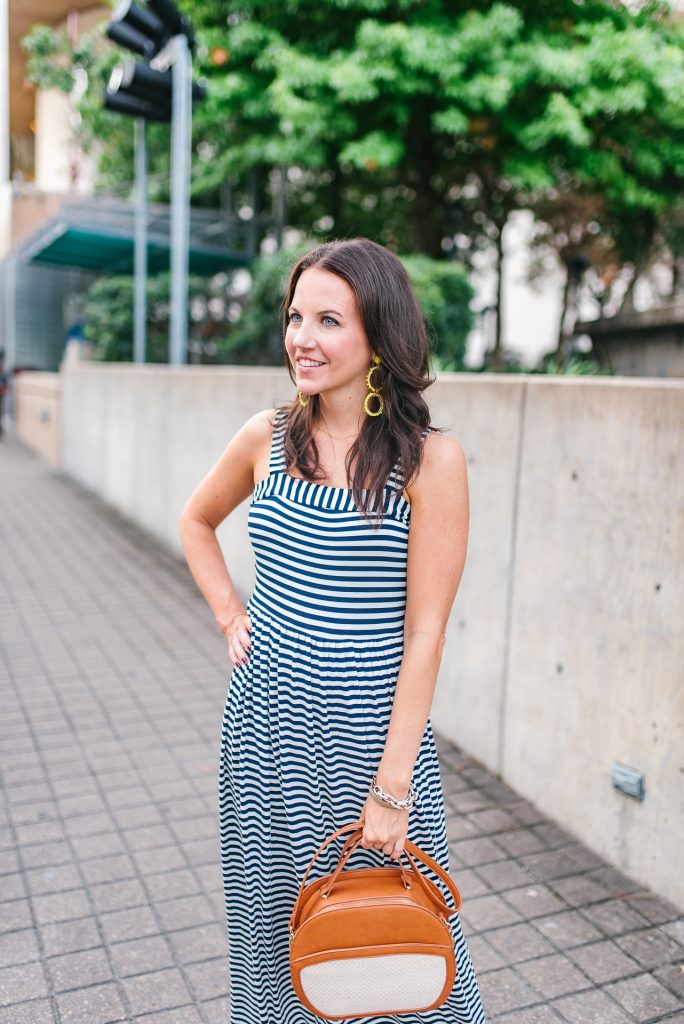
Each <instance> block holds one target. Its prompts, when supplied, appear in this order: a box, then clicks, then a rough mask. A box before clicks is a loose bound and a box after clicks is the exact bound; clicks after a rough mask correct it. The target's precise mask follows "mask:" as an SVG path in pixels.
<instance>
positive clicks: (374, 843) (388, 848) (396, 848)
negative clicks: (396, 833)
mask: <svg viewBox="0 0 684 1024" xmlns="http://www.w3.org/2000/svg"><path fill="white" fill-rule="evenodd" d="M360 845H361V846H363V848H364V850H379V851H380V853H384V854H386V855H387V856H388V857H390V858H391V859H392V860H400V859H401V855H402V852H403V850H404V840H403V839H389V840H388V841H387V842H386V843H383V842H382V840H380V839H368V838H366V836H365V834H364V837H363V838H362V840H361V843H360Z"/></svg>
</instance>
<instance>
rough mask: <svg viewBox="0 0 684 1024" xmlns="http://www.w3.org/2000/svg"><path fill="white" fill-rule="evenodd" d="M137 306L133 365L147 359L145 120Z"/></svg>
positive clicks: (139, 121)
mask: <svg viewBox="0 0 684 1024" xmlns="http://www.w3.org/2000/svg"><path fill="white" fill-rule="evenodd" d="M134 288H135V305H134V313H133V362H134V363H144V362H145V361H146V358H147V353H146V348H147V338H146V326H147V150H146V145H145V118H144V117H136V119H135V253H134Z"/></svg>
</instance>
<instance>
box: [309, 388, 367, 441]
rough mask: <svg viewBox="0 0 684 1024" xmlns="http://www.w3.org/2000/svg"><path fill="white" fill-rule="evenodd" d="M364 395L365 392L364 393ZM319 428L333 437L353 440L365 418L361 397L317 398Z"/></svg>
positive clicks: (355, 395)
mask: <svg viewBox="0 0 684 1024" xmlns="http://www.w3.org/2000/svg"><path fill="white" fill-rule="evenodd" d="M364 394H365V392H364ZM319 408H320V412H321V426H322V428H323V429H324V430H325V429H326V428H327V430H328V432H329V433H330V434H332V436H333V437H338V438H340V437H343V438H348V439H350V438H353V437H355V436H356V435H357V434H358V433H359V432H360V431H361V428H362V427H363V424H364V420H365V417H366V414H365V412H364V411H363V396H361V397H359V396H358V395H357V394H351V395H350V394H347V395H339V396H336V395H330V394H329V393H326V394H322V395H320V396H319Z"/></svg>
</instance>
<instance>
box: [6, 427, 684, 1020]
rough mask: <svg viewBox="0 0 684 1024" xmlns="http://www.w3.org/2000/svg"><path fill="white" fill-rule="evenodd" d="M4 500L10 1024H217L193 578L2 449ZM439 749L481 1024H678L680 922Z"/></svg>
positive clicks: (211, 792)
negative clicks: (484, 1020) (485, 1022)
mask: <svg viewBox="0 0 684 1024" xmlns="http://www.w3.org/2000/svg"><path fill="white" fill-rule="evenodd" d="M0 482H1V486H0V545H1V548H0V550H1V557H0V674H1V677H2V679H1V687H2V688H1V692H0V699H1V701H2V704H1V707H2V715H1V718H0V744H1V755H0V768H1V769H2V783H3V793H2V799H3V803H2V807H1V808H0V813H1V814H2V831H1V836H2V841H1V843H0V874H1V876H2V877H0V899H1V900H2V903H1V905H0V1007H2V1008H0V1024H55V1022H56V1024H67V1022H68V1024H108V1022H114V1021H141V1022H143V1021H144V1022H145V1024H198V1022H200V1021H201V1022H204V1024H214V1022H215V1024H226V1021H227V1020H228V994H227V993H228V981H229V978H228V967H227V963H226V937H225V932H224V908H223V895H222V890H221V875H220V864H219V844H218V795H217V764H218V760H217V759H218V745H219V736H220V725H221V718H222V712H223V701H224V698H225V690H226V687H227V682H228V677H229V669H230V666H229V660H228V655H227V651H226V650H225V648H224V641H223V639H222V638H221V636H220V634H219V633H218V632H217V630H216V628H215V626H214V623H213V620H212V618H211V615H210V613H209V611H208V609H207V608H206V605H205V604H204V601H203V599H202V597H201V595H200V594H199V593H198V591H197V589H196V588H195V585H194V583H193V581H192V579H191V577H190V575H189V573H188V571H187V569H186V567H185V566H184V564H183V563H182V562H181V561H179V560H178V559H176V558H175V557H174V556H172V555H170V554H168V553H167V552H165V551H164V550H163V549H162V548H161V547H160V546H159V545H158V544H157V543H155V542H154V541H153V540H150V538H149V537H147V536H146V535H145V534H143V533H142V532H141V531H140V530H138V529H137V528H136V527H134V526H132V525H131V524H130V523H128V522H127V521H125V520H124V519H122V518H121V517H120V516H119V515H117V514H116V513H115V512H114V511H112V510H111V509H110V508H108V507H107V506H106V505H104V504H103V503H102V502H101V501H99V500H98V499H96V498H94V497H93V496H92V495H90V494H88V493H86V492H85V491H83V489H82V488H80V487H79V486H77V485H76V484H74V483H73V482H71V481H70V480H68V479H67V478H66V477H64V476H63V475H62V474H61V473H59V472H58V471H56V470H54V469H51V468H50V467H49V466H47V465H45V464H44V463H43V462H41V461H40V460H39V459H38V458H36V457H35V456H34V455H32V454H30V453H29V452H27V451H26V450H25V449H23V448H22V447H21V446H20V445H19V444H18V442H17V441H16V440H15V439H14V438H13V437H12V436H11V434H10V435H9V436H5V437H4V438H3V439H2V441H0ZM439 746H440V755H441V763H442V768H443V782H444V789H445V795H446V800H447V804H448V810H449V819H448V820H449V830H450V839H451V853H452V873H453V875H454V877H455V878H456V880H457V883H458V884H459V886H460V888H461V890H462V893H463V898H464V907H463V910H462V920H463V925H464V930H465V932H466V934H467V935H468V938H469V943H470V948H471V952H472V955H473V960H474V962H475V967H476V970H477V972H478V975H479V978H480V984H481V988H482V993H483V997H484V1001H485V1005H486V1007H487V1010H488V1014H489V1017H490V1020H492V1021H496V1024H552V1022H557V1021H564V1022H566V1024H628V1022H632V1024H633V1022H635V1021H636V1022H645V1021H663V1020H668V1021H670V1024H675V1022H676V1024H684V948H683V946H684V919H683V918H682V917H681V916H679V915H678V913H677V911H676V910H675V909H674V908H673V907H671V906H668V905H667V904H666V903H665V902H664V901H662V900H660V899H657V898H655V897H654V896H653V895H651V894H649V893H648V892H645V891H644V890H642V889H641V888H640V887H639V886H637V885H635V884H634V883H632V882H631V881H630V880H629V879H627V878H625V877H624V876H623V875H621V874H620V873H619V872H617V871H615V870H613V869H612V868H610V867H609V866H607V865H606V864H605V863H604V862H602V861H601V860H600V859H599V858H598V857H596V856H594V855H593V854H592V853H591V852H590V851H589V850H587V849H586V848H585V847H583V846H582V845H581V844H580V843H578V842H577V841H576V839H575V838H574V837H573V836H572V835H569V834H568V833H566V832H564V831H563V830H562V829H560V828H558V827H557V826H556V825H555V824H553V823H551V822H549V821H548V820H546V819H545V818H544V817H543V816H542V815H541V814H539V813H538V812H537V811H536V809H535V808H534V806H532V805H531V804H530V803H529V802H527V801H525V800H522V799H520V797H518V796H517V795H516V794H515V793H514V792H513V791H512V790H510V789H509V788H508V787H507V786H505V785H503V784H502V783H501V782H500V781H498V780H497V779H496V778H494V777H493V776H492V775H491V774H489V773H488V772H487V771H485V770H484V769H483V767H482V766H481V765H480V764H479V763H478V762H476V761H474V760H473V759H472V758H469V757H466V756H465V755H464V754H463V753H462V752H461V751H460V750H458V749H457V748H456V747H454V746H453V745H451V744H450V743H447V742H445V741H442V740H440V743H439ZM234 1024H278V1022H272V1021H269V1022H256V1021H244V1022H234Z"/></svg>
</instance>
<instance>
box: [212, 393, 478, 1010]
mask: <svg viewBox="0 0 684 1024" xmlns="http://www.w3.org/2000/svg"><path fill="white" fill-rule="evenodd" d="M285 416H286V412H285V410H280V412H279V413H278V415H277V418H276V423H275V426H274V430H273V441H272V446H271V459H270V465H269V474H268V476H267V477H266V478H265V479H263V480H261V481H260V482H259V483H258V484H257V485H256V487H255V488H254V493H253V495H252V500H251V504H250V510H249V518H248V529H249V535H250V539H251V542H252V545H253V548H254V552H255V559H256V569H257V582H256V585H255V588H254V592H253V594H252V596H251V597H250V599H249V601H248V604H247V610H248V612H249V614H250V618H251V622H252V629H251V639H252V647H251V652H250V656H249V661H248V664H247V665H245V666H236V667H235V668H233V670H232V674H231V677H230V685H229V690H228V694H227V697H226V704H225V710H224V716H223V725H222V730H221V756H220V768H219V790H220V805H219V812H220V826H221V861H222V869H223V883H224V891H225V898H226V915H227V924H228V941H229V952H230V999H231V1016H230V1022H229V1024H323V1018H320V1017H318V1016H316V1015H314V1014H312V1013H310V1012H309V1011H308V1010H307V1009H305V1007H304V1006H302V1004H301V1003H300V1001H299V999H298V998H297V996H296V993H295V991H294V988H293V987H292V982H291V978H290V969H289V936H288V928H287V925H288V920H289V916H290V912H291V910H292V905H293V903H294V901H295V899H296V896H297V893H298V891H299V885H300V883H301V879H302V877H303V874H304V871H305V870H306V867H307V864H308V862H309V860H310V859H311V857H312V856H313V854H314V853H315V851H316V850H317V848H318V847H319V846H320V844H321V843H322V842H323V840H324V839H325V838H326V837H327V836H328V835H329V834H330V832H332V831H334V830H335V829H337V828H339V827H340V826H341V825H343V824H346V823H348V822H352V821H354V820H356V819H357V818H358V817H359V815H360V813H361V810H362V808H363V805H364V803H365V801H366V798H367V795H368V785H369V782H370V779H371V777H372V775H373V774H374V772H375V771H376V770H377V767H378V764H379V762H380V759H381V757H382V753H383V749H384V744H385V739H386V736H387V729H388V726H389V718H390V714H391V710H392V700H393V696H394V689H395V686H396V681H397V677H398V674H399V669H400V666H401V659H402V653H403V617H404V612H405V606H406V556H407V545H408V535H409V528H410V505H409V504H408V502H407V501H406V500H405V498H403V496H402V495H401V493H394V492H395V489H396V486H397V484H400V483H401V481H400V478H399V471H398V467H396V466H395V467H394V469H393V471H392V475H391V477H390V479H389V480H388V484H387V488H386V499H385V506H384V507H385V518H384V520H383V525H382V527H381V529H379V530H378V529H377V528H374V527H372V526H371V525H370V524H369V523H368V522H367V520H366V519H364V518H363V516H362V515H361V512H360V511H359V510H358V508H357V507H356V505H355V503H354V501H353V499H352V495H351V491H350V490H348V489H346V488H340V487H329V486H328V485H326V484H318V483H312V482H310V481H306V480H297V479H295V478H294V477H290V476H288V475H287V474H286V472H285V457H284V450H283V438H284V429H285ZM424 433H426V432H424ZM413 782H414V784H415V787H416V790H417V801H416V804H415V805H414V807H413V808H412V809H411V812H410V814H409V828H408V836H409V838H410V839H412V840H413V841H414V842H415V843H417V844H418V845H419V846H421V847H422V848H423V849H425V850H426V851H427V852H428V853H429V854H431V856H432V857H434V858H435V860H437V861H438V863H439V864H440V865H441V866H442V867H443V868H444V869H445V870H447V871H449V848H448V844H447V834H446V822H445V809H444V797H443V791H442V785H441V779H440V774H439V762H438V758H437V750H436V747H435V742H434V736H433V732H432V722H431V720H430V719H428V723H427V726H426V729H425V733H424V735H423V738H422V741H421V745H420V749H419V752H418V756H417V758H416V762H415V766H414V771H413ZM343 838H344V837H343ZM341 842H342V840H340V843H339V844H333V843H331V844H330V846H329V847H328V848H327V849H326V850H324V852H323V854H322V855H321V856H320V857H319V858H318V860H317V861H316V864H315V865H314V867H313V869H312V872H311V875H310V876H309V877H310V879H311V878H316V877H320V876H321V875H324V874H327V873H329V872H331V871H332V870H333V869H334V867H335V866H336V864H337V860H338V857H339V852H340V849H341ZM385 863H389V861H388V859H387V858H386V857H385V855H383V854H380V853H379V852H378V851H377V850H364V849H363V848H362V847H359V848H358V849H357V850H356V851H355V852H354V854H353V856H352V863H351V864H350V867H351V868H354V867H374V866H380V865H382V864H385ZM422 870H424V871H425V872H426V874H428V875H429V876H431V877H432V879H433V881H435V882H436V884H437V885H439V886H442V883H441V882H440V881H439V879H438V878H437V876H436V875H434V874H433V873H432V872H431V871H430V869H429V868H427V867H425V866H422ZM455 877H456V882H457V883H458V878H457V876H455ZM449 921H450V926H451V928H452V932H453V937H454V948H455V953H456V962H457V977H456V981H455V983H454V987H453V989H452V992H451V994H450V995H449V998H448V999H447V1000H446V1001H445V1002H444V1003H443V1004H442V1006H440V1007H439V1008H438V1009H436V1010H433V1011H432V1012H431V1013H415V1014H400V1015H397V1014H392V1015H386V1016H381V1017H379V1016H378V1017H373V1018H366V1020H367V1021H368V1024H485V1013H484V1009H483V1006H482V1003H481V999H480V993H479V989H478V984H477V979H476V976H475V972H474V970H473V965H472V961H471V958H470V953H469V950H468V946H467V944H466V940H465V938H464V936H463V932H462V930H461V925H460V921H459V916H458V914H454V915H452V917H451V918H450V919H449ZM342 1024H346V1022H345V1021H343V1022H342Z"/></svg>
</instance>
